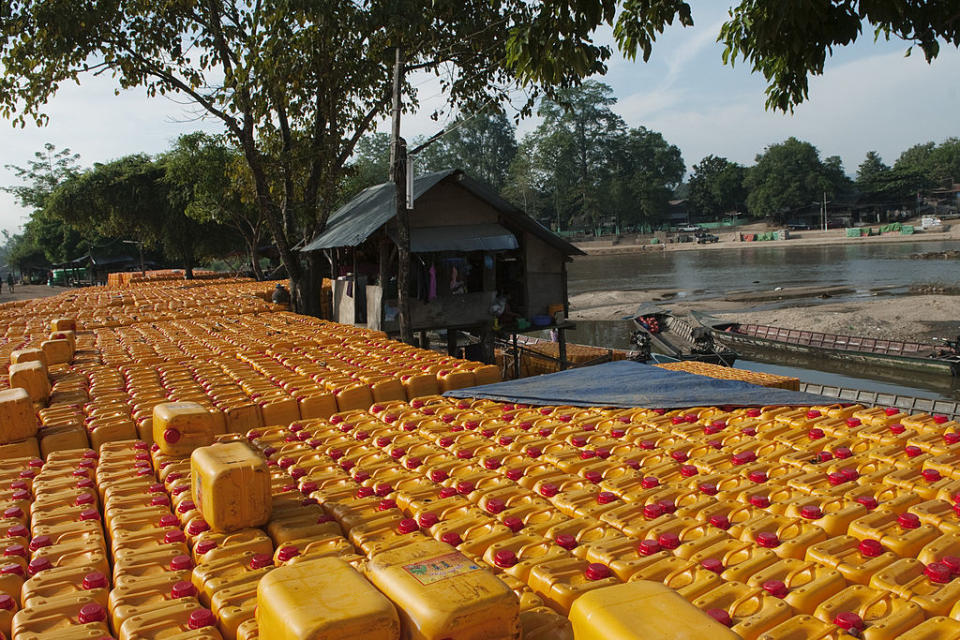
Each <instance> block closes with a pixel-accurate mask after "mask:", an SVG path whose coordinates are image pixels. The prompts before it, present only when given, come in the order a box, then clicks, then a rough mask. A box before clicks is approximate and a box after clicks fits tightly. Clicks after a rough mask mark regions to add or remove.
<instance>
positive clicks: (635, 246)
mask: <svg viewBox="0 0 960 640" xmlns="http://www.w3.org/2000/svg"><path fill="white" fill-rule="evenodd" d="M768 230H769V229H767V227H766V225H762V224H761V225H747V226H742V227H738V228H737V231H735V232H734V231H729V230H721V231H716V230H714V231H711V233H713V234H714V235H716V236H718V237H719V238H720V240H719V242H716V243H712V244H696V243H694V242H683V243H667V244H649V238H639V237H635V236H624V237H623V238H622V239H621V240H620V242H618V243H616V244H614V241H613V240H587V241H582V242H576V243H574V244H575V245H576V247H577V248H578V249H580V250H582V251H583V252H584V253H586V254H587V255H625V254H633V253H649V252H660V251H717V250H722V249H744V248H749V247H757V246H763V247H803V246H823V245H847V246H857V245H864V244H883V243H895V242H933V241H938V240H939V241H943V240H960V224H947V225H945V230H944V231H922V232H918V233H915V234H913V235H908V236H905V235H900V234H890V235H882V236H867V237H861V238H848V237H846V229H828V230H826V231H818V230H811V231H791V232H790V239H789V240H767V241H764V242H740V241H739V235H740V234H741V233H755V232H758V231H768Z"/></svg>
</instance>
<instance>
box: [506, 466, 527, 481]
mask: <svg viewBox="0 0 960 640" xmlns="http://www.w3.org/2000/svg"><path fill="white" fill-rule="evenodd" d="M523 474H524V469H523V467H511V468H510V469H507V472H506V474H505V475H506V476H507V477H508V478H510V479H511V480H513V481H514V482H516V481H517V480H519V479H520V478H522V477H523Z"/></svg>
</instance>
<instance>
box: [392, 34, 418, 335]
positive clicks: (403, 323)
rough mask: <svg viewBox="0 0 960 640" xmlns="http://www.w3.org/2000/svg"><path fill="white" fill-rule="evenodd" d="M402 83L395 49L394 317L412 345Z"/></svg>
mask: <svg viewBox="0 0 960 640" xmlns="http://www.w3.org/2000/svg"><path fill="white" fill-rule="evenodd" d="M402 84H403V53H402V52H401V51H400V47H399V46H397V49H396V60H395V61H394V66H393V136H392V138H393V140H392V144H391V146H390V161H391V163H390V179H391V180H392V181H393V184H394V186H395V187H396V211H397V306H398V307H399V313H398V314H397V320H398V321H399V324H400V340H402V341H403V342H406V343H407V344H413V328H412V327H411V324H410V321H411V320H412V318H411V317H410V296H409V291H408V289H409V280H410V220H409V217H408V215H407V143H406V141H405V140H404V139H403V138H401V137H400V89H401V87H402Z"/></svg>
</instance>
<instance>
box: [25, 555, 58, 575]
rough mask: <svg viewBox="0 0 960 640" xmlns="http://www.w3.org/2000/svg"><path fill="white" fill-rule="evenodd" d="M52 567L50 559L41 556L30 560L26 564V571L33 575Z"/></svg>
mask: <svg viewBox="0 0 960 640" xmlns="http://www.w3.org/2000/svg"><path fill="white" fill-rule="evenodd" d="M52 567H53V563H51V562H50V559H49V558H46V557H43V556H41V557H39V558H34V559H33V560H31V561H30V564H28V565H27V573H28V574H30V575H31V576H35V575H37V574H38V573H40V572H41V571H46V570H47V569H50V568H52Z"/></svg>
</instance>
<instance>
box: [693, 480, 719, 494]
mask: <svg viewBox="0 0 960 640" xmlns="http://www.w3.org/2000/svg"><path fill="white" fill-rule="evenodd" d="M698 489H700V493H703V494H706V495H708V496H715V495H717V493H718V489H717V485H716V484H714V483H712V482H702V483H700V486H699V487H698Z"/></svg>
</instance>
